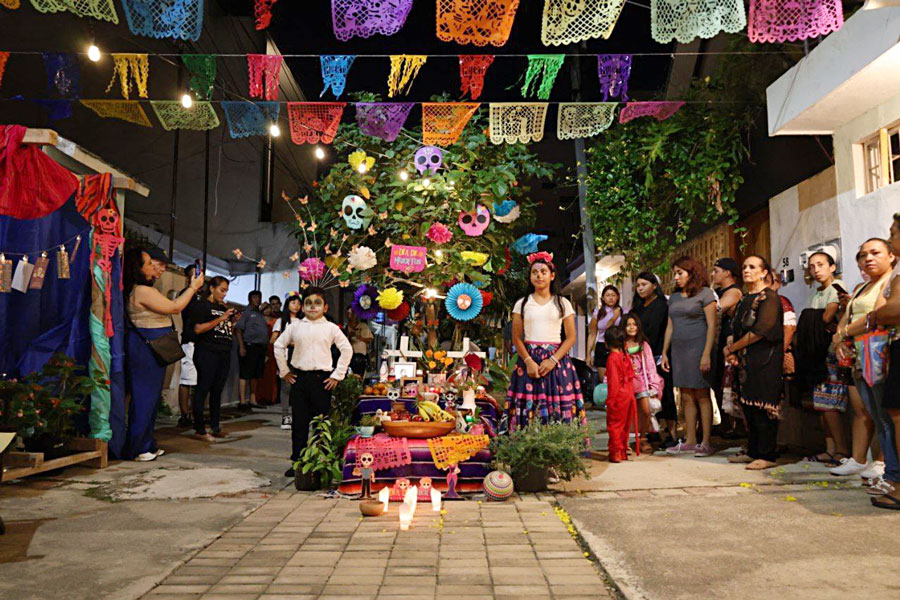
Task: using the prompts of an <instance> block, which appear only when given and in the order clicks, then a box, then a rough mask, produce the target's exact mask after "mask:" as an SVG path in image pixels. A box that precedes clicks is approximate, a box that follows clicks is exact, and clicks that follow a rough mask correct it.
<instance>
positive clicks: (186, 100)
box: [181, 94, 194, 108]
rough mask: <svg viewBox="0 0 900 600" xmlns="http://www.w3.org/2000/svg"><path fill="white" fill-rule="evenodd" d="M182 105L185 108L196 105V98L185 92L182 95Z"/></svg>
mask: <svg viewBox="0 0 900 600" xmlns="http://www.w3.org/2000/svg"><path fill="white" fill-rule="evenodd" d="M181 105H182V106H183V107H185V108H190V107H192V106H193V105H194V99H193V98H191V95H190V94H185V95H184V96H182V97H181Z"/></svg>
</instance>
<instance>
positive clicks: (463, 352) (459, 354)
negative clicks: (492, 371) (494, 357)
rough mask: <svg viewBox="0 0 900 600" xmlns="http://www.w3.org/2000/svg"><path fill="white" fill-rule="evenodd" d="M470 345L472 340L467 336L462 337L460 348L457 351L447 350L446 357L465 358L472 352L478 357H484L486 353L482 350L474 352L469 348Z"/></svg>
mask: <svg viewBox="0 0 900 600" xmlns="http://www.w3.org/2000/svg"><path fill="white" fill-rule="evenodd" d="M471 346H472V342H471V341H470V340H469V338H463V341H462V348H461V349H460V350H459V351H452V350H451V351H449V352H447V358H465V357H466V356H468V355H470V354H474V355H475V356H477V357H478V358H485V357H486V356H487V354H485V353H484V352H475V351H474V350H472V349H471Z"/></svg>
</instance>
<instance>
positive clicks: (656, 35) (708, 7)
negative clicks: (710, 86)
mask: <svg viewBox="0 0 900 600" xmlns="http://www.w3.org/2000/svg"><path fill="white" fill-rule="evenodd" d="M746 26H747V15H746V13H745V12H744V2H743V0H706V1H704V2H685V1H684V0H650V35H651V37H653V39H654V40H656V41H657V42H659V43H660V44H668V43H669V42H671V41H672V40H678V41H679V42H681V43H682V44H687V43H688V42H690V41H692V40H693V39H694V38H696V37H698V36H699V37H702V38H704V39H709V38H711V37H714V36H715V35H717V34H719V33H721V32H723V31H725V32H727V33H737V32H739V31H740V30H742V29H743V28H744V27H746Z"/></svg>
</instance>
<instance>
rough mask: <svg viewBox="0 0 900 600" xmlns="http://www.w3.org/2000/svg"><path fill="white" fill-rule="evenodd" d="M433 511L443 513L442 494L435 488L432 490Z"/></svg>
mask: <svg viewBox="0 0 900 600" xmlns="http://www.w3.org/2000/svg"><path fill="white" fill-rule="evenodd" d="M431 510H433V511H434V512H440V511H441V493H440V492H439V491H437V490H436V489H434V488H431Z"/></svg>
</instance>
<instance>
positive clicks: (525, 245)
mask: <svg viewBox="0 0 900 600" xmlns="http://www.w3.org/2000/svg"><path fill="white" fill-rule="evenodd" d="M546 239H547V236H546V235H540V234H537V233H526V234H525V235H523V236H522V237H520V238H519V239H517V240H516V241H515V242H513V243H512V245H511V246H510V248H512V249H513V250H514V251H516V252H518V253H519V254H521V255H523V256H524V255H526V254H531V253H532V252H537V251H538V244H540V243H541V242H543V241H545V240H546Z"/></svg>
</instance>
